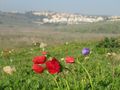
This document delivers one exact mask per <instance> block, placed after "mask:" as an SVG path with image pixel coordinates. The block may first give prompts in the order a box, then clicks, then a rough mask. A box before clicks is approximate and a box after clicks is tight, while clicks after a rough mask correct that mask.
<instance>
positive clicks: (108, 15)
mask: <svg viewBox="0 0 120 90" xmlns="http://www.w3.org/2000/svg"><path fill="white" fill-rule="evenodd" d="M34 11H35V12H56V13H68V14H79V15H86V16H120V15H95V14H83V13H78V12H64V11H52V10H29V11H2V10H0V12H5V13H15V12H16V13H26V12H34Z"/></svg>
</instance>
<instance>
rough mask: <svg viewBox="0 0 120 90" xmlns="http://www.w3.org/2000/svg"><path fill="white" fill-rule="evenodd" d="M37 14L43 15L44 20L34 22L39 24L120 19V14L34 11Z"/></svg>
mask: <svg viewBox="0 0 120 90" xmlns="http://www.w3.org/2000/svg"><path fill="white" fill-rule="evenodd" d="M32 14H33V15H35V16H43V17H44V18H42V20H37V21H35V22H34V23H38V24H46V23H52V24H56V23H57V24H80V23H94V22H102V21H119V20H120V16H87V15H80V14H69V13H57V12H48V11H47V12H45V11H44V12H37V11H33V12H32Z"/></svg>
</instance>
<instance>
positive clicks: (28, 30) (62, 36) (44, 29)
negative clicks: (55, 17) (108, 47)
mask: <svg viewBox="0 0 120 90" xmlns="http://www.w3.org/2000/svg"><path fill="white" fill-rule="evenodd" d="M12 23H13V22H12ZM21 23H22V24H21ZM24 23H25V22H22V21H21V22H19V23H18V22H17V23H16V24H15V23H14V25H13V24H10V23H9V24H7V23H4V24H0V43H2V44H0V47H1V48H6V47H7V48H13V47H27V46H30V45H31V43H32V42H45V43H48V44H51V45H54V44H62V43H64V42H67V41H78V42H87V41H97V40H101V39H103V38H104V37H118V36H119V32H120V26H119V24H120V22H99V23H92V24H80V25H34V24H31V23H30V24H25V25H23V24H24Z"/></svg>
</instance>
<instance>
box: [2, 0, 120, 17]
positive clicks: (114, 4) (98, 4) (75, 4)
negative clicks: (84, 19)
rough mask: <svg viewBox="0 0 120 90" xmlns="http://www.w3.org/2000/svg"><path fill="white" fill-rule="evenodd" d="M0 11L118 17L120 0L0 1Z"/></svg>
mask: <svg viewBox="0 0 120 90" xmlns="http://www.w3.org/2000/svg"><path fill="white" fill-rule="evenodd" d="M0 10H1V11H19V12H25V11H31V10H32V11H33V10H35V11H56V12H69V13H80V14H87V15H120V0H0Z"/></svg>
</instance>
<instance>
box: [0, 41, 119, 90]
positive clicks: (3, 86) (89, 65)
mask: <svg viewBox="0 0 120 90" xmlns="http://www.w3.org/2000/svg"><path fill="white" fill-rule="evenodd" d="M94 46H95V43H82V44H80V43H69V44H67V45H60V46H51V47H47V48H46V49H45V50H46V51H48V52H49V54H50V56H55V57H56V58H57V59H58V60H59V62H60V63H61V65H62V68H63V69H62V71H61V72H60V73H58V74H54V75H51V74H49V73H48V72H47V71H44V73H41V74H36V73H34V71H33V70H32V65H33V63H32V58H33V57H34V56H37V55H41V52H42V49H40V48H39V47H34V46H33V47H28V48H21V49H17V50H14V51H13V52H12V53H11V54H9V58H6V57H3V56H2V54H1V56H0V64H1V65H0V90H16V89H17V90H91V89H94V90H119V89H120V87H119V85H120V78H119V77H120V73H119V71H120V70H119V68H120V61H119V59H118V61H116V63H115V64H114V68H115V71H114V79H113V76H112V75H113V72H112V70H113V68H112V67H111V64H112V62H111V59H109V57H106V56H105V55H106V53H107V50H106V49H104V48H96V47H94ZM84 47H89V48H90V50H91V53H90V55H88V57H89V59H85V56H83V55H82V52H81V50H82V49H83V48H84ZM31 48H32V49H31ZM1 52H2V51H1ZM117 52H118V53H120V51H117ZM66 55H69V56H74V57H75V62H74V63H72V64H69V63H66V62H65V61H64V60H63V59H61V58H64V57H66ZM113 59H114V58H113ZM114 61H115V59H114ZM6 65H10V66H14V67H15V68H16V72H14V73H13V74H12V75H8V74H6V73H4V72H3V70H2V68H3V67H4V66H6Z"/></svg>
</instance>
